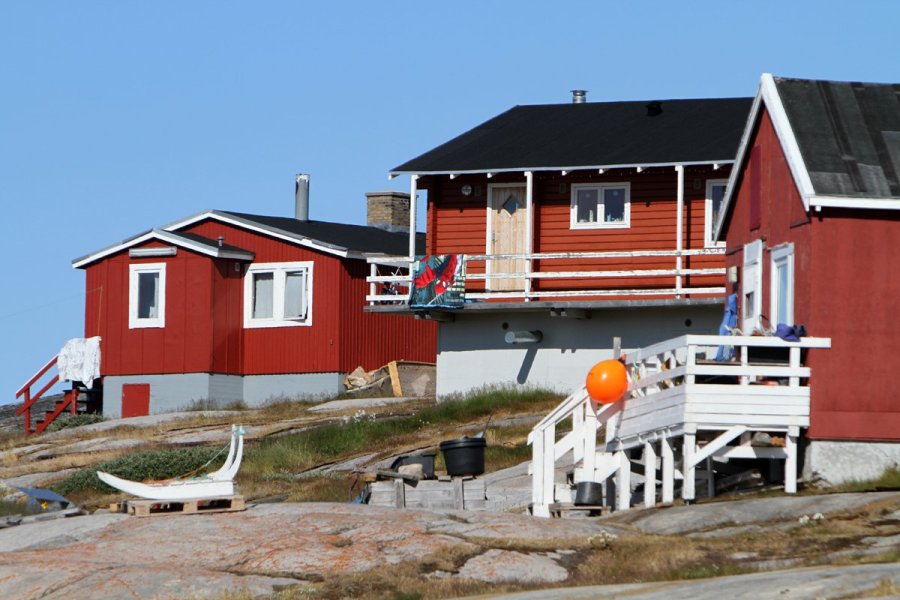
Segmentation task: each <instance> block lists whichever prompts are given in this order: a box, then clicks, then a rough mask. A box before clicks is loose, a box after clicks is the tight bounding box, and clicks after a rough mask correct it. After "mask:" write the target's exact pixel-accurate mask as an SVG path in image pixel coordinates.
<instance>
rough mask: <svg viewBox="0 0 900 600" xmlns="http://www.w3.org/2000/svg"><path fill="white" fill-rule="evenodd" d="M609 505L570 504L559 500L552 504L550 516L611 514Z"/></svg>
mask: <svg viewBox="0 0 900 600" xmlns="http://www.w3.org/2000/svg"><path fill="white" fill-rule="evenodd" d="M609 510H610V509H609V507H608V506H592V505H582V504H569V503H563V502H558V503H555V504H551V505H550V516H553V517H559V518H562V519H565V518H570V517H572V516H573V515H579V516H586V517H600V516H603V515H608V514H609Z"/></svg>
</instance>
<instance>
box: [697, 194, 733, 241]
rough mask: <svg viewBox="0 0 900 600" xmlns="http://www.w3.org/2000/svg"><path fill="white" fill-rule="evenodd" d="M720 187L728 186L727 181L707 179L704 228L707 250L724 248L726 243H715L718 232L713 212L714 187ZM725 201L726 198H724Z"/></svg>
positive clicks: (720, 208)
mask: <svg viewBox="0 0 900 600" xmlns="http://www.w3.org/2000/svg"><path fill="white" fill-rule="evenodd" d="M716 185H720V186H722V187H727V186H728V180H727V179H707V180H706V203H705V206H704V211H703V214H704V217H703V219H704V227H703V240H704V243H705V245H706V247H707V248H724V247H725V242H714V241H713V233H715V231H716V223H715V221H713V218H712V212H713V193H712V190H713V186H716ZM723 200H724V198H723ZM719 210H720V211H721V210H722V207H721V206H720V207H719Z"/></svg>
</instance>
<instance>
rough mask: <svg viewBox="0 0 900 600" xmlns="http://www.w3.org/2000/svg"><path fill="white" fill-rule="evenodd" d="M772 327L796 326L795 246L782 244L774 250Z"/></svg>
mask: <svg viewBox="0 0 900 600" xmlns="http://www.w3.org/2000/svg"><path fill="white" fill-rule="evenodd" d="M769 289H770V290H772V293H771V294H770V296H771V302H772V306H771V315H772V318H771V319H769V321H770V322H771V323H772V326H773V327H774V326H777V325H778V323H784V324H786V325H793V324H794V245H793V244H782V245H781V246H776V247H775V248H772V273H771V285H770V288H769Z"/></svg>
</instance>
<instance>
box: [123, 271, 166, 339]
mask: <svg viewBox="0 0 900 600" xmlns="http://www.w3.org/2000/svg"><path fill="white" fill-rule="evenodd" d="M128 269H129V273H128V328H129V329H138V328H141V327H165V326H166V264H165V263H143V264H132V265H129V267H128Z"/></svg>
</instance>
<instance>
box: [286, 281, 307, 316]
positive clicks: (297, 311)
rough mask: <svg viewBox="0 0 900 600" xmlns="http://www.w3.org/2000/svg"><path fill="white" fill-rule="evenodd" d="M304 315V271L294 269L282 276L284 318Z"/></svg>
mask: <svg viewBox="0 0 900 600" xmlns="http://www.w3.org/2000/svg"><path fill="white" fill-rule="evenodd" d="M305 316H306V272H305V271H295V272H293V273H286V274H285V276H284V318H285V319H302V318H303V317H305Z"/></svg>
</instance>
